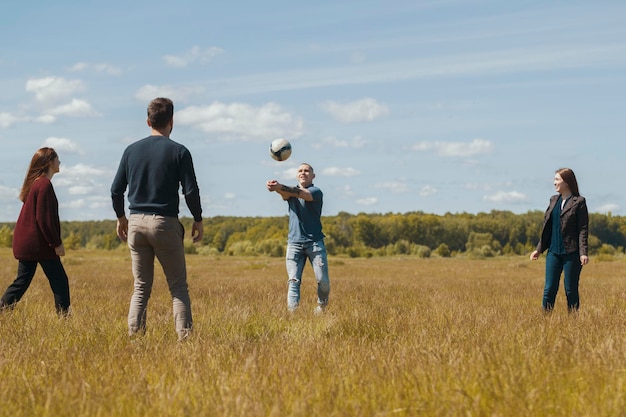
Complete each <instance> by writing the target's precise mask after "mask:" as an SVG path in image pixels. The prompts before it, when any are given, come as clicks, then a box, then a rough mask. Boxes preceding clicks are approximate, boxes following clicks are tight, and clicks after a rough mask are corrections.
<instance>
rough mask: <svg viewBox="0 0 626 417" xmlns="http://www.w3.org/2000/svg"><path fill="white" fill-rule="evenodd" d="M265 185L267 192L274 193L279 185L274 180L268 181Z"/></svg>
mask: <svg viewBox="0 0 626 417" xmlns="http://www.w3.org/2000/svg"><path fill="white" fill-rule="evenodd" d="M265 185H266V186H267V191H276V190H277V189H278V186H279V185H280V184H279V182H278V181H276V180H269V181H268V182H267V183H265Z"/></svg>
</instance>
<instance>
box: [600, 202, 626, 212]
mask: <svg viewBox="0 0 626 417" xmlns="http://www.w3.org/2000/svg"><path fill="white" fill-rule="evenodd" d="M620 210H621V209H620V206H619V205H618V204H614V203H607V204H603V205H601V206H598V207H597V208H596V209H595V211H596V212H597V213H618V212H619V211H620Z"/></svg>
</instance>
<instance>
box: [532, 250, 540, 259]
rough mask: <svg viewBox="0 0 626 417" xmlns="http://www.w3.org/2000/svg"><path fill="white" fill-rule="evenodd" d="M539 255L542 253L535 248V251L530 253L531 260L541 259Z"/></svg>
mask: <svg viewBox="0 0 626 417" xmlns="http://www.w3.org/2000/svg"><path fill="white" fill-rule="evenodd" d="M539 255H541V254H540V253H539V251H536V250H534V251H533V253H531V254H530V260H531V261H536V260H537V259H539Z"/></svg>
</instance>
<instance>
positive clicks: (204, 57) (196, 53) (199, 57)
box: [163, 46, 224, 68]
mask: <svg viewBox="0 0 626 417" xmlns="http://www.w3.org/2000/svg"><path fill="white" fill-rule="evenodd" d="M222 53H224V50H223V49H222V48H218V47H216V46H211V47H209V48H204V49H203V48H200V47H199V46H194V47H192V48H191V49H190V50H189V51H187V52H184V53H183V54H181V55H164V56H163V61H165V64H166V65H168V66H170V67H176V68H185V67H187V66H189V65H190V64H193V63H196V62H200V63H206V62H209V61H210V60H212V59H213V58H215V57H216V56H217V55H220V54H222Z"/></svg>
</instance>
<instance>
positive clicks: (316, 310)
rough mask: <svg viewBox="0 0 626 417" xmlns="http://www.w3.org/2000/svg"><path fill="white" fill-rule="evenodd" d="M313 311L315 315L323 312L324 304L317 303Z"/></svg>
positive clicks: (324, 309)
mask: <svg viewBox="0 0 626 417" xmlns="http://www.w3.org/2000/svg"><path fill="white" fill-rule="evenodd" d="M313 311H314V313H315V315H316V316H319V315H321V314H324V311H326V306H322V305H318V306H317V307H315V310H313Z"/></svg>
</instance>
